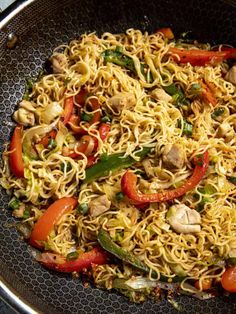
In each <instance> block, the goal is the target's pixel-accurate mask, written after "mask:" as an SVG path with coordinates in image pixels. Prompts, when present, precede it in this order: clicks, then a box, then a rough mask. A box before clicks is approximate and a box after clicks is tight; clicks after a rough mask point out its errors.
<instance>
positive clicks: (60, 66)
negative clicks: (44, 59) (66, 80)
mask: <svg viewBox="0 0 236 314" xmlns="http://www.w3.org/2000/svg"><path fill="white" fill-rule="evenodd" d="M51 62H52V70H53V73H54V74H61V73H64V71H65V69H66V68H68V60H67V58H66V56H65V55H64V54H63V53H58V54H55V55H53V56H52V58H51Z"/></svg>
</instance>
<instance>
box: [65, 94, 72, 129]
mask: <svg viewBox="0 0 236 314" xmlns="http://www.w3.org/2000/svg"><path fill="white" fill-rule="evenodd" d="M73 108H74V100H73V97H72V96H71V97H68V98H66V99H65V101H64V119H63V123H64V124H65V125H66V124H67V123H68V122H69V121H70V118H71V116H72V113H73Z"/></svg>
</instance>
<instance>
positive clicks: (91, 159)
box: [86, 156, 97, 168]
mask: <svg viewBox="0 0 236 314" xmlns="http://www.w3.org/2000/svg"><path fill="white" fill-rule="evenodd" d="M96 160H97V157H95V156H88V157H87V165H86V168H89V167H91V166H93V165H94V164H95V163H96Z"/></svg>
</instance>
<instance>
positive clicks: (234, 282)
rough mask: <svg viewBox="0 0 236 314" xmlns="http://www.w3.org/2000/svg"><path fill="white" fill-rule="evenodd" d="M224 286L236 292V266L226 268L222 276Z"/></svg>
mask: <svg viewBox="0 0 236 314" xmlns="http://www.w3.org/2000/svg"><path fill="white" fill-rule="evenodd" d="M221 284H222V287H223V288H224V289H225V290H227V291H229V292H236V266H232V267H229V268H227V269H226V271H225V272H224V273H223V275H222V278H221Z"/></svg>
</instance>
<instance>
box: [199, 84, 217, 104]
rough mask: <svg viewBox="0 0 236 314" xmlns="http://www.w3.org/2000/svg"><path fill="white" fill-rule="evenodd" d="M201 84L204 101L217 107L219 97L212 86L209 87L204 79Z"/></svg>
mask: <svg viewBox="0 0 236 314" xmlns="http://www.w3.org/2000/svg"><path fill="white" fill-rule="evenodd" d="M200 84H201V86H202V92H201V97H202V99H203V101H204V102H206V103H207V104H211V105H212V106H213V107H215V106H216V105H217V99H216V97H215V95H214V94H213V93H212V91H211V89H210V87H208V85H207V84H205V83H204V82H203V81H201V82H200Z"/></svg>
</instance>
